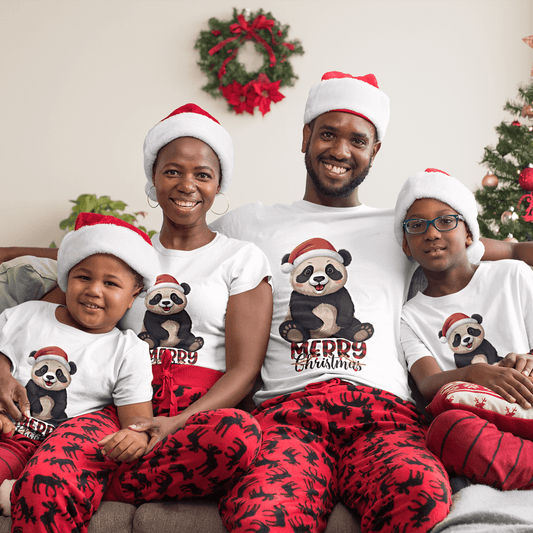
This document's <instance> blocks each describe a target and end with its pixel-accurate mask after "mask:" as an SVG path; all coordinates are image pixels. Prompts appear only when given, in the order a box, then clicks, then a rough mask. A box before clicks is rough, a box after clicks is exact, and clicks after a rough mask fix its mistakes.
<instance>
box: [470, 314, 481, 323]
mask: <svg viewBox="0 0 533 533" xmlns="http://www.w3.org/2000/svg"><path fill="white" fill-rule="evenodd" d="M472 318H473V319H474V320H475V321H476V322H477V323H478V324H481V322H483V317H482V316H481V315H475V314H474V315H472Z"/></svg>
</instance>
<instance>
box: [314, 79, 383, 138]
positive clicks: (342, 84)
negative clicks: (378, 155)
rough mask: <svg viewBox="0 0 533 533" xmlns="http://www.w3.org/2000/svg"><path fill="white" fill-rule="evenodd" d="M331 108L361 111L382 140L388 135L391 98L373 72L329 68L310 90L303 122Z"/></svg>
mask: <svg viewBox="0 0 533 533" xmlns="http://www.w3.org/2000/svg"><path fill="white" fill-rule="evenodd" d="M332 111H343V112H345V113H352V114H354V115H358V116H360V117H362V118H364V119H365V120H367V121H368V122H371V123H372V124H373V125H374V126H375V128H376V131H377V135H378V140H379V141H381V140H383V138H384V137H385V132H386V131H387V126H388V124H389V119H390V100H389V97H388V96H387V95H386V94H385V93H384V92H383V91H382V90H381V89H380V88H379V86H378V81H377V79H376V77H375V76H374V74H367V75H365V76H352V75H351V74H345V73H344V72H337V71H331V72H326V73H325V74H324V75H323V76H322V79H321V80H320V82H318V83H316V84H315V85H313V86H312V87H311V90H310V91H309V96H308V97H307V103H306V105H305V113H304V124H309V122H311V121H312V120H313V119H315V118H316V117H318V116H319V115H322V114H324V113H329V112H332Z"/></svg>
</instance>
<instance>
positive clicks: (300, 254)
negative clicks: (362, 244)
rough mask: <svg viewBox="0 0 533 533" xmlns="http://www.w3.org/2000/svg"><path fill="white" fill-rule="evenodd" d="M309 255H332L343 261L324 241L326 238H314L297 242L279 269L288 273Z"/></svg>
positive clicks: (328, 243) (330, 245) (309, 256)
mask: <svg viewBox="0 0 533 533" xmlns="http://www.w3.org/2000/svg"><path fill="white" fill-rule="evenodd" d="M311 257H332V258H334V259H336V260H337V261H339V262H340V263H344V259H343V258H342V256H341V255H340V254H339V253H338V252H337V250H335V248H334V247H333V245H332V244H331V243H330V242H328V241H326V239H320V238H315V239H309V240H307V241H305V242H302V243H301V244H299V245H298V246H297V247H296V248H295V249H294V250H293V251H292V252H291V253H290V254H289V258H288V260H287V261H285V262H284V263H283V264H282V265H281V271H282V272H284V273H285V274H289V273H290V272H292V271H293V270H294V269H295V268H296V267H297V266H298V265H299V264H301V263H302V262H303V261H305V260H306V259H310V258H311Z"/></svg>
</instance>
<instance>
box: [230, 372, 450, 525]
mask: <svg viewBox="0 0 533 533" xmlns="http://www.w3.org/2000/svg"><path fill="white" fill-rule="evenodd" d="M254 415H255V416H256V418H257V420H258V421H259V423H260V425H261V428H262V431H263V443H262V445H261V450H260V452H259V456H258V458H257V460H256V462H255V463H254V464H253V465H252V466H251V467H250V469H249V470H248V472H247V473H246V474H245V475H244V476H242V477H241V478H239V479H238V481H237V482H236V483H235V484H234V485H233V487H232V488H231V490H230V491H229V492H228V493H227V494H225V496H224V497H223V498H222V500H221V502H220V511H221V514H222V517H223V521H224V524H225V525H226V527H227V528H228V530H229V531H234V532H235V531H236V532H243V533H244V532H245V531H246V532H250V531H252V532H253V531H255V532H258V533H259V532H261V533H279V532H298V533H304V532H313V533H319V532H323V531H324V530H325V528H326V521H327V518H328V516H329V514H330V513H331V511H332V510H333V507H334V504H335V502H337V501H341V502H343V503H344V504H345V505H346V506H347V507H350V508H352V509H355V510H357V511H358V513H359V514H360V515H361V517H362V520H361V526H362V530H363V531H364V532H368V531H376V532H377V531H379V532H382V533H385V532H398V533H399V532H406V533H413V532H426V531H429V530H430V529H431V528H432V527H433V526H434V525H435V524H436V523H438V522H439V521H441V520H442V519H443V518H444V517H445V516H446V515H447V514H448V511H449V508H450V505H451V490H450V486H449V480H448V476H447V474H446V472H445V470H444V469H443V467H442V465H441V464H440V463H439V461H438V460H437V459H436V457H435V456H434V455H433V454H432V453H431V452H430V451H429V450H428V449H427V448H426V444H425V437H426V432H427V425H426V423H425V421H424V419H423V417H422V415H421V414H420V413H419V412H418V411H417V410H416V408H415V407H414V406H413V405H412V404H410V403H409V402H406V401H403V400H401V399H400V398H398V397H396V396H394V395H392V394H390V393H387V392H384V391H381V390H379V389H372V388H369V387H364V386H355V385H351V384H348V383H345V382H342V381H340V380H338V379H334V380H331V381H329V382H323V383H315V384H312V385H309V386H307V387H306V388H305V390H304V391H302V392H297V393H294V394H291V395H288V396H284V397H278V398H274V399H273V400H269V401H266V402H264V403H263V404H261V406H260V408H259V409H258V410H257V411H256V412H255V413H254Z"/></svg>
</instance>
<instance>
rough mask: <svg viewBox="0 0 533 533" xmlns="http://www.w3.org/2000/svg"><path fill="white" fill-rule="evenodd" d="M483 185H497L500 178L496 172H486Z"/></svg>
mask: <svg viewBox="0 0 533 533" xmlns="http://www.w3.org/2000/svg"><path fill="white" fill-rule="evenodd" d="M481 185H483V187H497V186H498V178H497V177H496V176H495V175H494V174H486V175H485V177H484V178H483V180H482V181H481Z"/></svg>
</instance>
